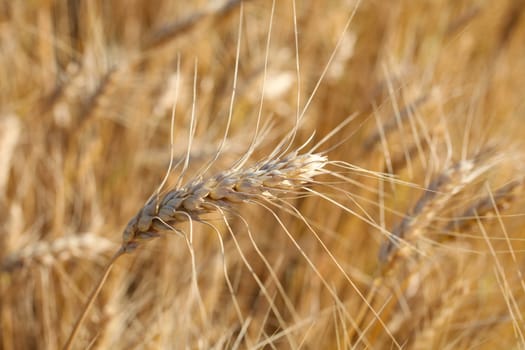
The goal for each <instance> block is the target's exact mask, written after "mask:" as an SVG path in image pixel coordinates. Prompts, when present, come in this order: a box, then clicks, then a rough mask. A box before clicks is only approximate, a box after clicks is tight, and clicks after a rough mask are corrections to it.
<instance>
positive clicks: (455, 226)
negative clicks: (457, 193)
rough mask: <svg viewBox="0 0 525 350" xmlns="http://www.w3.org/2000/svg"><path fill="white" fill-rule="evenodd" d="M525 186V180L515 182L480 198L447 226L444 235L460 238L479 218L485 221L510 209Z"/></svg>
mask: <svg viewBox="0 0 525 350" xmlns="http://www.w3.org/2000/svg"><path fill="white" fill-rule="evenodd" d="M524 185H525V181H524V179H519V180H513V181H511V182H509V183H508V184H506V185H503V186H501V187H499V188H498V189H497V190H495V191H494V193H489V194H488V195H487V196H484V197H483V198H480V199H479V200H477V201H476V202H474V203H473V204H471V205H470V206H469V207H468V208H467V209H466V210H465V211H463V213H462V214H461V215H459V216H456V217H455V218H453V219H452V220H451V221H450V222H449V223H448V224H447V225H446V226H445V228H444V233H445V234H447V235H449V236H460V235H461V233H462V232H467V231H469V229H470V228H471V227H472V226H475V225H476V220H477V219H476V218H477V216H479V217H480V218H481V219H482V220H483V219H484V218H487V217H492V216H494V215H497V214H499V212H501V211H504V210H506V209H508V208H509V207H510V206H511V205H512V202H513V201H515V200H516V198H517V196H518V195H519V194H521V192H522V191H523V189H524V188H523V187H524ZM476 213H477V215H476Z"/></svg>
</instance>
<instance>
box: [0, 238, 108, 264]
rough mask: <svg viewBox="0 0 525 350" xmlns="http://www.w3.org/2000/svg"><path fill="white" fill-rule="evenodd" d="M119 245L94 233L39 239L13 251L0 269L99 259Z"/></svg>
mask: <svg viewBox="0 0 525 350" xmlns="http://www.w3.org/2000/svg"><path fill="white" fill-rule="evenodd" d="M117 248H118V246H117V245H116V244H115V243H113V242H111V241H109V240H108V239H106V238H104V237H101V236H98V235H95V234H92V233H84V234H80V235H69V236H65V237H60V238H57V239H55V240H53V241H49V242H46V241H38V242H36V243H33V244H29V245H27V246H25V247H24V248H22V249H20V250H19V251H16V252H14V253H11V254H10V255H8V256H7V257H6V258H5V259H4V261H2V263H1V264H0V271H3V272H10V273H12V272H15V271H17V270H18V269H21V268H27V267H30V266H33V265H43V266H52V265H53V264H54V263H56V262H59V261H68V260H71V259H75V258H77V259H84V260H99V259H100V258H101V257H103V256H105V255H107V254H108V253H110V252H114V251H115V250H116V249H117Z"/></svg>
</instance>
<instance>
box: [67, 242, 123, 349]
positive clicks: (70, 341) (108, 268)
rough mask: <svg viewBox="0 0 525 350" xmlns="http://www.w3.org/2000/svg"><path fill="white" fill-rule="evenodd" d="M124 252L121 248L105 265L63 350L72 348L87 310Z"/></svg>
mask: <svg viewBox="0 0 525 350" xmlns="http://www.w3.org/2000/svg"><path fill="white" fill-rule="evenodd" d="M126 252H127V250H126V248H125V247H124V246H122V247H121V248H120V249H119V250H118V251H117V252H116V253H115V254H114V255H113V257H112V258H111V260H110V261H109V262H108V264H107V265H106V268H105V269H104V272H103V274H102V276H101V278H100V280H99V281H98V283H97V285H96V286H95V288H94V289H93V291H92V292H91V294H90V295H89V297H88V299H87V302H86V305H84V308H83V309H82V313H81V314H80V316H79V317H78V319H77V321H76V322H75V325H74V326H73V330H72V331H71V333H69V337H68V339H67V341H66V343H65V345H64V347H63V349H64V350H71V348H72V346H73V341H74V340H75V337H76V335H77V333H78V331H79V330H80V326H81V325H82V323H83V322H84V320H85V319H86V316H87V314H88V311H89V309H90V308H91V306H92V305H93V302H94V301H95V299H96V297H97V296H98V294H99V293H100V291H101V289H102V286H103V285H104V283H105V282H106V280H107V278H108V276H109V272H110V271H111V268H112V267H113V264H114V263H115V261H117V259H118V258H119V257H120V256H122V255H123V254H124V253H126Z"/></svg>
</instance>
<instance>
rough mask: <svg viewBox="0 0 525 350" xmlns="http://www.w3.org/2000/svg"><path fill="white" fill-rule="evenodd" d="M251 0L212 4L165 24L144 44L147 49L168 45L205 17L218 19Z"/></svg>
mask: <svg viewBox="0 0 525 350" xmlns="http://www.w3.org/2000/svg"><path fill="white" fill-rule="evenodd" d="M246 1H249V0H228V1H225V2H224V3H223V4H221V5H220V6H217V4H210V5H209V6H208V7H207V8H205V9H204V10H200V11H196V12H194V13H192V14H190V15H188V16H187V17H184V18H182V19H180V20H177V21H175V22H173V23H169V24H166V25H164V26H163V27H161V28H159V29H156V30H155V31H153V32H152V33H151V34H150V35H149V36H148V39H146V42H145V44H144V48H145V49H154V48H158V47H159V46H162V45H166V44H168V43H170V42H172V41H173V39H175V38H177V37H178V36H179V35H182V34H184V33H186V32H188V31H190V30H192V29H193V28H194V27H196V26H197V25H198V24H199V23H201V22H203V21H204V20H205V19H208V18H213V19H214V20H218V19H220V18H221V17H225V16H228V15H229V14H230V13H231V12H232V11H233V10H235V8H237V7H238V6H240V5H242V3H243V2H246Z"/></svg>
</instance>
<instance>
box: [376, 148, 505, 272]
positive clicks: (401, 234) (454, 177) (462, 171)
mask: <svg viewBox="0 0 525 350" xmlns="http://www.w3.org/2000/svg"><path fill="white" fill-rule="evenodd" d="M502 160H503V158H502V156H498V155H497V154H495V152H493V150H490V149H487V150H483V151H481V152H480V153H479V154H478V155H476V156H474V157H473V158H471V159H467V160H461V161H459V162H457V163H455V164H454V165H452V166H451V167H449V168H447V169H445V170H444V171H443V172H441V173H440V174H438V175H437V176H436V177H435V178H434V180H433V181H431V183H430V185H429V186H428V188H427V189H426V190H425V193H423V195H422V196H421V197H420V198H419V199H418V201H417V202H416V203H415V205H414V206H413V207H412V209H411V210H410V211H409V212H408V213H407V214H405V217H404V218H403V219H402V220H401V222H399V223H398V224H397V226H395V227H394V229H393V230H392V235H391V236H390V237H389V239H388V241H386V242H384V243H383V244H382V246H381V248H380V252H379V260H380V261H381V262H382V263H386V262H387V261H390V262H391V260H392V259H393V258H394V256H397V255H403V254H408V253H410V252H409V251H406V248H407V247H409V246H407V244H406V243H411V244H415V245H416V246H417V243H418V240H424V239H425V234H426V232H427V230H428V229H429V227H430V226H431V224H432V222H433V221H434V219H435V218H436V217H437V216H438V215H439V213H440V212H441V211H442V210H443V209H445V208H446V207H447V206H450V205H452V204H453V203H452V201H453V200H454V198H455V196H456V195H457V194H459V193H460V192H462V191H463V190H464V189H465V188H466V187H467V186H468V185H469V184H471V183H473V182H474V181H476V180H477V179H478V178H479V177H480V176H481V175H483V174H485V173H486V172H487V171H489V170H490V169H491V168H493V167H494V166H495V165H496V164H497V163H499V162H501V161H502ZM409 250H410V249H409Z"/></svg>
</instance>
